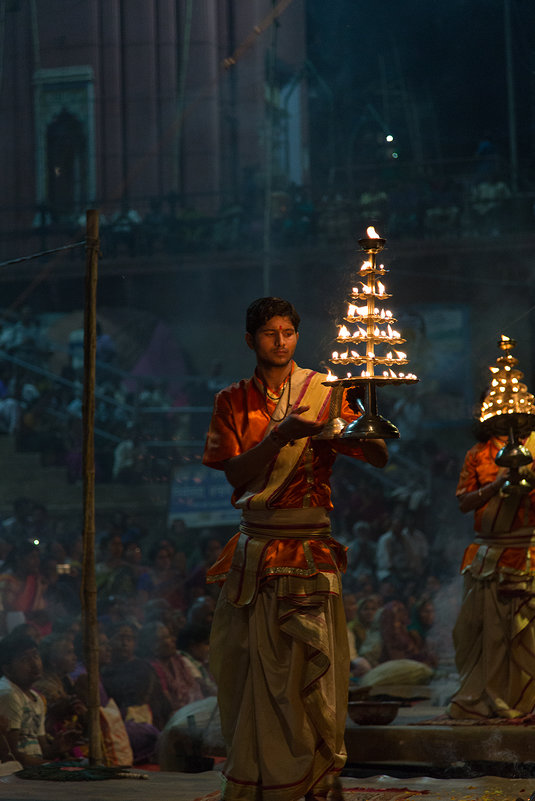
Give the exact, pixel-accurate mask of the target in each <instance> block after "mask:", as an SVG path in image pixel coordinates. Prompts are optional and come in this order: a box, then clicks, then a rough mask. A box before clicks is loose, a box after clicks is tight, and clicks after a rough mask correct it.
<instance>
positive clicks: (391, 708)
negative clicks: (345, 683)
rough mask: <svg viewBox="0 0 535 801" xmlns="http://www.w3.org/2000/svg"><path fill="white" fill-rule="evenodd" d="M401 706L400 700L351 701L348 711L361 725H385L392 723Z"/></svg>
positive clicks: (355, 721)
mask: <svg viewBox="0 0 535 801" xmlns="http://www.w3.org/2000/svg"><path fill="white" fill-rule="evenodd" d="M400 706H401V703H400V702H398V701H350V702H349V703H348V705H347V711H348V714H349V717H350V718H351V720H352V721H353V722H354V723H358V724H359V726H385V725H386V724H387V723H392V721H393V720H394V718H395V717H396V715H397V713H398V710H399V708H400Z"/></svg>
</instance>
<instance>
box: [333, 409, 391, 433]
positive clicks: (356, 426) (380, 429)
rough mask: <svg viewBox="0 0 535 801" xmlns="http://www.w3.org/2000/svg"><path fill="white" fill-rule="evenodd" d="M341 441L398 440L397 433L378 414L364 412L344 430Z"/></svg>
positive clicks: (388, 421)
mask: <svg viewBox="0 0 535 801" xmlns="http://www.w3.org/2000/svg"><path fill="white" fill-rule="evenodd" d="M341 437H342V439H399V431H398V429H397V428H396V426H395V425H394V423H391V422H390V420H387V419H386V417H382V416H381V415H380V414H370V412H366V413H365V414H363V415H362V417H359V418H358V420H354V421H353V422H352V423H349V425H348V426H347V427H346V428H345V429H344V431H343V432H342V434H341Z"/></svg>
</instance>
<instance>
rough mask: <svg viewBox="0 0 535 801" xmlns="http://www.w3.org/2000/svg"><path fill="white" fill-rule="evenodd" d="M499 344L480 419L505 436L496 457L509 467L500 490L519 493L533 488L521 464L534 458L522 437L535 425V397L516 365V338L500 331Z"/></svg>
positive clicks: (490, 428)
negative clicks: (514, 351)
mask: <svg viewBox="0 0 535 801" xmlns="http://www.w3.org/2000/svg"><path fill="white" fill-rule="evenodd" d="M498 347H499V348H500V351H501V355H500V356H499V357H498V358H497V359H496V364H495V365H493V366H492V367H490V368H489V369H490V372H491V375H492V381H491V385H490V388H489V391H488V392H487V395H486V396H485V398H484V400H483V403H482V404H481V411H480V417H479V420H480V422H481V423H484V424H485V428H486V429H487V431H488V432H489V433H490V434H492V435H494V436H497V437H504V436H506V437H507V438H508V440H507V443H506V444H505V445H504V447H503V448H502V449H501V450H500V451H499V452H498V453H497V455H496V459H495V462H496V464H497V465H499V466H500V467H507V468H508V469H509V476H508V479H507V481H506V482H505V484H504V485H503V487H502V492H503V493H504V495H512V494H522V493H527V492H530V491H531V490H532V489H533V486H532V485H531V484H530V483H529V482H528V481H527V480H526V479H525V478H524V477H523V476H522V473H521V468H522V467H524V466H526V465H528V464H530V463H531V462H532V461H533V455H532V454H531V453H530V451H529V450H528V448H526V446H525V445H524V444H522V442H521V439H522V438H523V437H524V436H527V435H528V434H529V433H530V432H531V431H532V430H534V429H535V398H534V397H533V395H531V393H529V392H528V389H527V386H526V385H525V384H523V383H522V381H521V379H522V378H523V376H524V374H523V373H522V372H521V371H520V370H519V369H518V368H517V367H516V365H517V364H518V359H516V358H515V357H514V356H513V355H512V353H511V351H512V350H513V348H515V347H516V341H515V340H514V339H510V338H509V337H507V336H505V335H504V334H502V336H501V339H500V340H499V342H498Z"/></svg>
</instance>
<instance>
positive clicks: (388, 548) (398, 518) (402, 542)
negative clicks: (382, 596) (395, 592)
mask: <svg viewBox="0 0 535 801" xmlns="http://www.w3.org/2000/svg"><path fill="white" fill-rule="evenodd" d="M428 555H429V545H428V543H427V540H426V538H425V536H424V535H423V534H422V532H421V531H418V530H417V529H415V528H414V516H413V515H410V514H409V513H406V512H405V511H404V509H403V507H402V506H399V505H398V506H396V508H395V509H394V512H393V513H392V518H391V523H390V528H389V530H388V531H386V532H385V533H384V534H383V535H382V536H381V537H380V538H379V541H378V543H377V577H378V579H384V578H387V577H388V576H390V577H392V578H393V579H395V580H397V581H398V583H403V582H405V581H408V580H415V579H418V578H421V577H423V575H424V573H425V567H426V563H427V558H428Z"/></svg>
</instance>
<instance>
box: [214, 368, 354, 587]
mask: <svg viewBox="0 0 535 801" xmlns="http://www.w3.org/2000/svg"><path fill="white" fill-rule="evenodd" d="M294 369H295V366H294ZM311 372H312V371H311ZM330 393H331V390H330V389H329V388H327V387H325V402H324V404H323V408H322V411H321V413H320V415H319V419H320V420H327V419H328V415H329V400H330ZM275 405H276V404H275V403H274V402H273V401H270V400H269V398H268V397H267V396H266V394H265V393H264V391H263V386H262V384H261V383H260V381H259V379H258V378H256V377H253V378H250V379H244V380H242V381H240V382H239V383H236V384H231V385H230V386H229V387H227V388H226V389H223V390H222V391H221V392H219V393H218V395H217V396H216V399H215V405H214V413H213V416H212V421H211V423H210V428H209V431H208V436H207V440H206V447H205V451H204V457H203V463H204V464H205V465H207V466H208V467H213V468H215V469H218V470H222V469H224V464H225V462H226V461H227V460H228V459H231V458H232V457H234V456H238V455H239V454H241V453H244V452H246V451H248V450H249V449H250V448H252V447H254V446H255V445H257V444H258V443H259V442H260V441H261V440H262V439H263V438H264V436H265V435H266V430H267V427H268V425H269V423H270V420H271V415H273V413H274V410H275ZM342 417H344V418H345V419H346V420H354V419H355V417H356V415H355V414H354V412H352V411H351V410H350V408H349V406H348V404H347V402H346V401H345V398H344V403H343V405H342ZM285 447H287V448H288V447H292V446H291V445H286V446H285ZM337 451H338V452H342V453H345V454H347V455H350V456H353V457H355V458H357V459H364V455H363V453H362V449H361V448H360V446H359V445H355V444H348V443H347V442H343V441H333V440H324V441H322V440H316V439H311V440H309V442H308V443H307V447H306V448H305V449H304V451H303V454H302V456H301V458H300V459H299V461H298V463H297V465H296V466H295V468H294V469H293V470H292V472H291V473H290V474H289V475H288V476H287V477H286V479H285V480H284V481H283V482H282V483H281V486H280V488H279V489H278V490H277V492H276V493H275V494H274V495H273V496H272V498H270V500H269V508H272V509H299V508H310V507H323V508H325V509H327V510H331V509H332V503H331V489H330V484H329V477H330V474H331V470H332V466H333V463H334V460H335V458H336V452H337ZM245 491H246V487H238V488H237V489H236V490H235V491H234V492H233V494H232V502H233V504H234V505H236V502H237V501H238V499H239V498H240V497H241V496H242V495H243V494H244V492H245ZM238 537H239V534H237V535H236V536H235V537H233V538H232V539H231V540H230V542H229V543H228V544H227V546H226V547H225V549H224V551H223V553H222V555H221V557H220V558H219V560H218V561H217V562H216V564H215V565H213V567H212V568H210V570H209V571H208V574H207V578H208V581H218V580H222V579H224V578H225V577H226V575H227V574H228V571H229V569H230V565H231V562H232V558H233V555H234V551H235V548H236V545H237V540H238ZM345 561H346V560H345V549H343V548H342V547H341V546H340V545H339V544H338V543H337V542H336V541H335V540H334V539H332V538H331V537H328V536H327V537H321V538H313V539H312V538H311V539H292V538H289V539H286V538H285V539H273V540H271V541H269V542H267V543H266V547H265V550H264V553H263V558H262V567H261V572H262V578H269V577H275V576H280V575H293V576H301V577H309V576H313V575H316V574H318V573H325V572H333V573H334V572H337V571H338V570H339V569H344V568H345Z"/></svg>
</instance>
